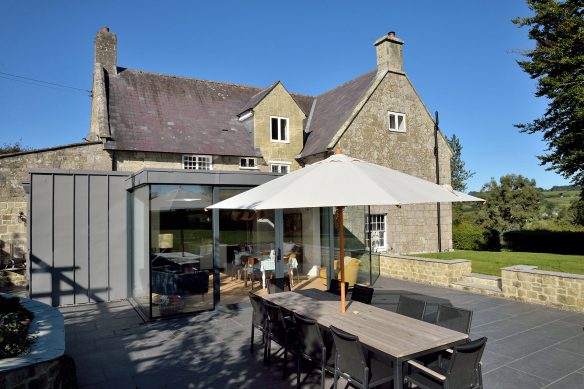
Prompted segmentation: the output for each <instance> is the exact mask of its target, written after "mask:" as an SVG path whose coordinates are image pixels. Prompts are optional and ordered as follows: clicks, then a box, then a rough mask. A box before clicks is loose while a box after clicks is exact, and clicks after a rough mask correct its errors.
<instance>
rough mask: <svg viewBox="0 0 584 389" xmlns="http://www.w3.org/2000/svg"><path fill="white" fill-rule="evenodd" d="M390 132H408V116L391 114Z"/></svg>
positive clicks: (396, 113)
mask: <svg viewBox="0 0 584 389" xmlns="http://www.w3.org/2000/svg"><path fill="white" fill-rule="evenodd" d="M389 131H397V132H406V114H405V113H398V112H389Z"/></svg>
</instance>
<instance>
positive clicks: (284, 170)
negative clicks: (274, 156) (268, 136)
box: [270, 162, 290, 174]
mask: <svg viewBox="0 0 584 389" xmlns="http://www.w3.org/2000/svg"><path fill="white" fill-rule="evenodd" d="M270 169H271V170H272V173H280V174H288V173H290V162H270Z"/></svg>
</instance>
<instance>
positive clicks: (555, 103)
mask: <svg viewBox="0 0 584 389" xmlns="http://www.w3.org/2000/svg"><path fill="white" fill-rule="evenodd" d="M527 3H528V5H529V8H530V9H531V10H532V11H533V12H534V15H533V16H532V17H527V18H520V17H518V18H516V19H514V20H513V23H514V24H516V25H518V26H519V27H520V28H521V27H526V26H527V27H529V38H530V39H532V40H534V41H535V49H533V50H531V51H530V52H528V53H526V54H525V57H526V58H527V59H526V60H525V61H518V64H519V66H520V67H521V68H522V69H523V70H524V71H525V72H526V73H528V74H529V75H530V77H531V78H532V79H536V80H537V90H536V93H535V95H536V96H537V97H545V98H547V100H548V101H549V103H548V107H547V109H546V111H545V113H544V115H543V116H542V117H541V118H538V119H535V120H533V121H532V122H531V123H525V124H518V125H516V126H517V127H518V128H519V129H520V130H521V131H522V132H527V133H529V134H534V133H542V134H543V139H544V141H546V143H547V146H548V148H547V153H546V154H544V155H541V156H539V159H540V161H541V164H542V165H549V167H548V169H550V170H555V171H557V172H559V173H560V174H562V175H563V176H564V177H566V178H571V179H572V182H574V183H575V184H576V185H578V186H579V187H580V188H582V194H581V196H582V198H584V147H582V145H584V2H583V1H582V0H562V1H560V0H527Z"/></svg>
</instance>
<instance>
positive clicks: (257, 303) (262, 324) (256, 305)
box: [248, 292, 268, 329]
mask: <svg viewBox="0 0 584 389" xmlns="http://www.w3.org/2000/svg"><path fill="white" fill-rule="evenodd" d="M248 295H249V301H250V302H251V307H252V309H253V312H252V324H253V325H254V326H255V327H257V328H262V329H265V328H266V321H267V319H268V316H267V314H266V309H265V306H264V299H263V298H261V297H260V296H258V295H257V294H255V293H253V292H248Z"/></svg>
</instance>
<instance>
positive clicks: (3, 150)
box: [0, 140, 32, 155]
mask: <svg viewBox="0 0 584 389" xmlns="http://www.w3.org/2000/svg"><path fill="white" fill-rule="evenodd" d="M30 150H32V148H30V147H27V146H23V145H22V144H21V143H20V140H19V141H16V142H14V143H4V145H2V146H0V155H2V154H12V153H18V152H21V151H30Z"/></svg>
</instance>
